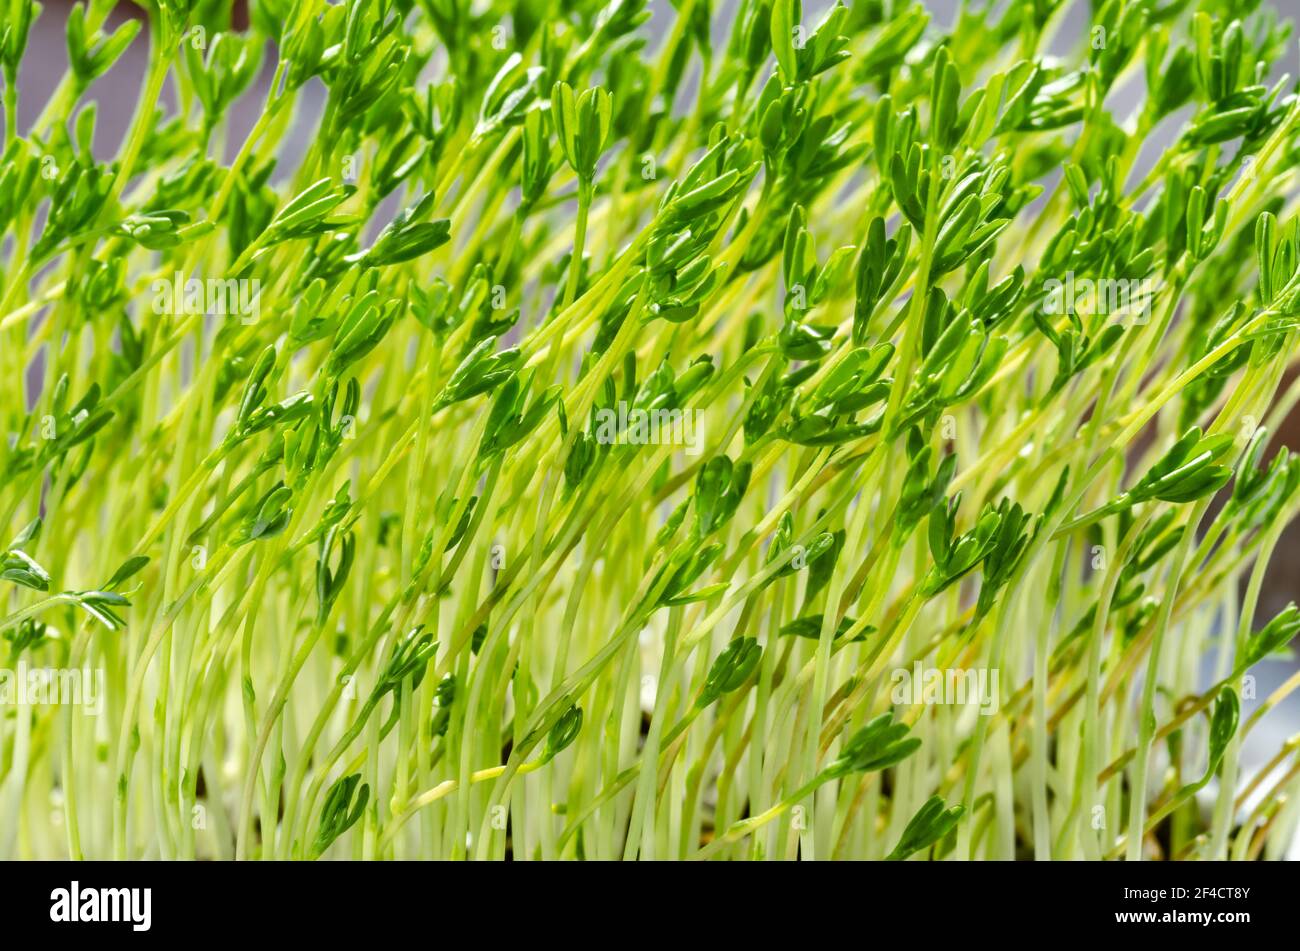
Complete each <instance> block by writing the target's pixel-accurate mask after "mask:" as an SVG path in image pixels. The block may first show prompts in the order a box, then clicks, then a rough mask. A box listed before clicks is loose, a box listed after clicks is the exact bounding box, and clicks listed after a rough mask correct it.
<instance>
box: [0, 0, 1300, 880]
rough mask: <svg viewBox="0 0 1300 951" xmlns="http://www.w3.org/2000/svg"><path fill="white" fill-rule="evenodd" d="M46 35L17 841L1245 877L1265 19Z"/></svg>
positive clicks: (432, 11) (1260, 398)
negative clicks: (44, 694)
mask: <svg viewBox="0 0 1300 951" xmlns="http://www.w3.org/2000/svg"><path fill="white" fill-rule="evenodd" d="M48 6H49V8H47V9H45V10H42V8H41V5H40V4H37V3H35V2H33V0H0V81H2V82H3V108H4V117H5V122H4V140H3V150H2V151H0V378H2V379H4V380H5V381H6V382H5V385H4V388H3V391H2V393H3V395H2V396H0V437H2V438H0V539H11V540H10V541H8V542H7V543H6V544H5V545H4V546H3V547H0V636H3V639H4V643H5V650H4V651H3V652H0V659H3V662H4V663H5V664H6V665H7V666H6V667H5V668H0V675H3V674H4V673H6V672H7V671H8V669H9V667H10V666H16V665H17V664H19V663H24V664H27V665H29V666H43V667H51V668H57V669H58V670H59V671H61V672H63V673H64V674H72V673H74V672H78V671H83V670H86V671H92V672H94V671H98V672H102V674H103V677H104V697H105V699H106V709H107V711H108V712H109V714H110V715H108V716H106V717H104V719H103V720H100V721H93V720H89V719H86V717H88V716H89V715H90V714H89V713H88V711H85V710H82V709H80V708H79V706H78V705H77V704H76V703H75V702H60V703H50V704H36V703H21V704H11V703H10V702H9V700H7V699H4V698H5V697H7V695H6V694H5V692H4V689H3V688H4V681H3V680H0V700H2V701H3V702H2V703H0V811H2V812H0V857H9V856H11V855H14V856H21V857H39V858H56V857H63V856H67V857H73V858H87V857H89V858H110V857H116V858H129V857H148V858H163V859H178V858H181V859H193V858H262V859H295V858H341V857H353V858H365V859H402V858H454V859H464V858H480V859H501V858H505V857H507V856H511V857H516V858H530V859H531V858H541V859H568V858H593V859H617V858H644V859H690V858H697V859H698V858H718V859H753V858H767V859H788V858H801V859H805V860H812V859H829V858H865V859H886V858H888V859H893V860H903V859H914V860H915V859H923V858H935V859H942V858H949V857H953V858H961V859H966V858H994V859H1012V858H1017V857H1030V856H1032V857H1034V858H1037V859H1075V858H1103V857H1117V856H1121V855H1127V856H1128V857H1129V858H1143V857H1154V858H1166V859H1222V858H1255V857H1259V856H1264V857H1270V858H1276V857H1280V856H1281V855H1283V854H1284V853H1285V850H1286V848H1287V846H1288V843H1289V842H1290V841H1292V840H1293V839H1294V837H1295V834H1296V830H1297V824H1298V821H1300V810H1297V809H1296V808H1295V803H1296V802H1297V801H1300V797H1298V796H1297V792H1298V791H1300V790H1298V789H1297V771H1298V770H1300V760H1297V758H1296V757H1297V752H1296V749H1297V748H1296V746H1295V745H1294V744H1291V745H1289V746H1287V747H1284V748H1283V750H1282V751H1281V752H1280V753H1279V754H1278V756H1277V757H1275V758H1274V759H1272V760H1269V761H1268V763H1267V765H1266V766H1265V767H1264V769H1263V770H1262V771H1260V772H1257V773H1254V774H1253V775H1252V777H1251V779H1250V780H1249V784H1248V786H1247V787H1246V788H1245V789H1243V785H1245V784H1242V783H1241V778H1242V774H1243V772H1244V771H1245V769H1246V766H1247V765H1248V762H1247V761H1246V760H1244V759H1243V752H1242V751H1243V749H1245V748H1246V744H1245V743H1244V741H1245V740H1246V739H1247V737H1248V735H1249V734H1250V733H1251V731H1253V730H1255V729H1256V727H1257V725H1258V724H1259V723H1260V722H1261V720H1262V719H1263V718H1265V717H1268V716H1271V717H1274V718H1276V717H1279V716H1281V712H1280V711H1281V710H1282V709H1284V708H1283V706H1282V701H1283V700H1284V699H1285V698H1286V696H1287V695H1288V694H1289V693H1291V692H1292V691H1293V690H1294V689H1295V688H1296V687H1297V686H1300V678H1296V677H1292V678H1290V679H1289V680H1285V681H1284V683H1283V685H1282V686H1281V687H1279V688H1277V690H1276V691H1274V692H1273V693H1272V694H1270V695H1268V696H1267V697H1264V696H1260V695H1259V694H1258V693H1257V691H1258V689H1259V688H1258V684H1257V682H1256V677H1257V676H1259V672H1260V671H1259V668H1260V667H1262V666H1263V665H1266V664H1270V663H1273V662H1274V660H1275V659H1276V658H1279V657H1284V656H1286V652H1287V650H1288V646H1289V645H1290V643H1291V642H1292V641H1293V640H1294V638H1295V637H1296V635H1297V633H1298V632H1300V613H1298V612H1297V609H1296V608H1295V607H1294V605H1292V606H1290V607H1287V608H1286V609H1284V610H1283V611H1281V612H1279V613H1276V614H1275V615H1274V616H1272V618H1271V620H1270V619H1268V614H1269V613H1270V611H1269V610H1267V609H1266V608H1265V606H1264V605H1265V599H1264V597H1263V595H1264V594H1265V590H1264V589H1265V573H1266V571H1267V569H1268V565H1269V564H1270V560H1272V561H1276V560H1277V557H1278V547H1279V545H1281V544H1283V541H1282V533H1283V530H1284V528H1285V527H1286V526H1287V525H1288V524H1289V523H1290V522H1291V521H1292V519H1293V518H1294V517H1295V516H1296V514H1297V513H1298V512H1300V465H1297V462H1296V456H1295V455H1294V454H1293V453H1292V452H1291V451H1290V450H1288V449H1286V448H1284V447H1281V448H1279V447H1278V446H1277V445H1276V444H1277V442H1278V433H1279V432H1281V431H1283V429H1284V427H1283V424H1284V423H1285V422H1286V420H1287V417H1288V415H1289V414H1291V413H1292V411H1293V409H1294V407H1295V405H1296V403H1297V402H1298V401H1300V384H1297V383H1296V382H1294V381H1293V374H1292V373H1291V372H1290V371H1291V369H1292V363H1293V355H1294V353H1295V352H1296V347H1297V343H1298V342H1300V323H1298V318H1300V208H1298V207H1297V200H1296V195H1297V184H1298V183H1300V96H1298V95H1297V84H1296V81H1295V80H1294V79H1293V78H1291V77H1288V76H1285V75H1282V71H1281V64H1282V62H1283V60H1284V59H1285V57H1286V55H1287V53H1288V51H1289V50H1290V49H1292V48H1293V45H1294V37H1293V36H1292V30H1293V25H1292V24H1291V23H1289V22H1286V21H1284V20H1282V19H1281V18H1279V16H1278V15H1277V14H1276V12H1275V11H1274V10H1273V9H1272V8H1271V7H1270V4H1269V2H1268V0H1264V2H1259V0H1163V2H1157V0H1109V2H1106V3H1084V2H1083V0H1007V2H1003V3H996V4H995V3H985V2H972V3H965V4H963V5H961V9H960V11H959V12H958V13H957V14H956V18H955V20H954V22H952V23H942V22H940V21H939V19H938V18H937V17H936V16H935V15H933V14H932V12H931V11H930V10H928V9H927V8H926V6H925V5H924V4H923V3H922V2H916V0H890V2H880V0H852V2H844V3H841V2H833V3H831V4H829V5H826V6H825V8H824V9H819V10H817V11H812V10H805V9H804V8H803V5H802V4H801V3H800V2H798V0H732V2H728V3H724V4H711V3H709V2H707V0H687V2H685V3H681V4H676V5H675V6H674V5H660V7H658V8H656V10H655V11H654V16H653V17H652V16H651V10H650V9H649V8H648V6H647V4H646V3H645V2H644V0H575V2H571V3H566V4H559V5H557V4H550V3H543V2H540V0H520V2H510V3H505V2H501V0H483V2H479V3H473V4H469V3H454V2H442V0H437V2H434V0H418V2H417V0H344V2H333V3H331V2H326V0H252V2H251V3H250V4H248V6H249V24H248V26H247V27H246V28H236V25H235V23H234V22H233V21H232V14H231V7H232V6H233V5H232V4H228V3H217V2H209V0H153V2H151V3H149V4H145V5H144V6H145V7H146V8H147V9H146V14H147V15H146V17H145V18H144V19H127V20H125V21H124V22H123V23H122V25H119V26H117V27H116V28H112V29H110V28H108V27H107V26H106V24H107V23H108V22H109V21H110V15H112V14H113V13H114V10H115V7H116V6H117V4H116V3H115V2H114V0H87V2H82V3H78V4H76V5H74V6H72V7H71V9H70V11H69V12H67V13H66V14H64V20H63V22H62V23H61V24H58V26H59V28H60V31H61V33H62V35H63V37H65V39H66V48H67V54H68V63H69V68H68V71H67V74H66V76H65V77H64V78H63V80H62V81H61V82H60V83H59V84H58V85H57V86H56V87H55V88H54V89H40V88H37V87H35V86H28V85H24V83H25V82H26V81H27V76H28V74H29V72H31V71H30V70H27V69H23V70H22V81H21V82H20V66H21V65H22V64H23V63H24V60H25V59H30V58H32V57H36V56H41V55H43V53H42V51H39V50H36V49H35V48H34V47H33V41H34V38H37V37H39V36H42V35H44V34H42V32H41V31H39V30H37V31H33V29H32V26H33V23H35V22H36V21H37V19H38V17H42V16H43V17H46V18H53V17H55V16H56V14H55V12H54V11H53V9H52V5H48ZM1080 13H1082V14H1084V15H1083V16H1082V17H1081V16H1079V15H1078V14H1080ZM114 22H116V21H114ZM1081 23H1082V24H1084V25H1083V26H1080V25H1079V24H1081ZM42 25H43V26H47V27H48V26H49V25H50V24H48V23H43V24H42ZM133 47H141V48H144V47H147V50H148V52H147V64H148V65H147V68H146V71H145V75H144V79H143V82H142V83H141V85H140V86H139V88H138V90H137V91H136V93H137V95H136V100H135V103H134V106H135V109H134V117H133V119H132V120H131V123H130V126H129V128H128V129H127V130H126V134H125V136H124V137H123V138H122V141H121V143H120V145H118V146H117V147H116V148H115V149H111V150H110V154H104V152H103V147H102V141H103V139H104V138H105V136H104V134H103V133H104V132H105V131H106V130H105V129H102V128H99V129H97V125H98V124H99V123H100V121H101V117H100V115H99V111H98V109H97V105H98V103H97V100H96V96H97V95H98V92H97V91H98V90H100V89H102V88H106V87H107V85H109V84H112V83H121V82H123V81H128V78H127V76H126V74H125V72H124V69H125V70H126V72H129V66H126V65H125V60H126V59H128V58H129V57H128V56H127V55H126V54H127V50H128V49H129V48H133ZM115 88H116V87H115ZM165 89H166V90H168V91H169V92H168V94H167V95H166V96H164V90H165ZM1121 89H1124V90H1136V93H1135V95H1136V104H1135V105H1133V106H1132V107H1131V108H1130V106H1129V105H1121V102H1125V103H1127V102H1131V101H1132V100H1133V97H1132V96H1128V97H1126V96H1118V95H1115V93H1116V92H1117V91H1118V90H1121ZM322 97H323V104H321V99H322ZM20 98H21V100H22V105H23V109H22V110H20V109H19V100H20ZM244 115H251V116H253V117H254V118H253V119H252V120H251V121H252V126H251V128H248V127H247V123H246V122H245V121H244V120H243V118H242V116H244ZM20 119H21V120H23V121H21V122H20ZM1270 578H1271V575H1270ZM1285 601H1286V599H1282V601H1281V603H1285ZM1207 670H1210V671H1212V673H1211V675H1210V677H1209V678H1207V677H1206V675H1205V672H1206V671H1207ZM1207 679H1208V680H1210V681H1212V682H1208V683H1207ZM1252 745H1253V744H1252ZM104 789H110V790H114V791H115V793H114V794H113V795H109V796H105V795H103V793H102V790H104ZM1247 792H1249V793H1252V794H1254V793H1258V795H1247V794H1246V793H1247ZM1210 801H1212V804H1211V805H1210V807H1209V808H1208V809H1202V808H1201V806H1202V805H1203V804H1205V803H1207V802H1210ZM507 820H508V821H507Z"/></svg>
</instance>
